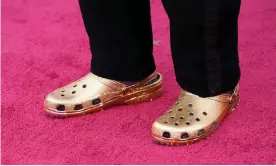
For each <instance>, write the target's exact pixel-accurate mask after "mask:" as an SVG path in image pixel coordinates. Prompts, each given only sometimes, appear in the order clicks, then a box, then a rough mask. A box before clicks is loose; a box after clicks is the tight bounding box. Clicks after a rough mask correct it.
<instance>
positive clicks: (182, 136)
mask: <svg viewBox="0 0 276 166" xmlns="http://www.w3.org/2000/svg"><path fill="white" fill-rule="evenodd" d="M180 138H181V139H186V138H189V134H188V133H183V134H181V137H180Z"/></svg>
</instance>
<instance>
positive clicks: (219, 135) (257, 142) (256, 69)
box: [1, 0, 276, 164]
mask: <svg viewBox="0 0 276 166" xmlns="http://www.w3.org/2000/svg"><path fill="white" fill-rule="evenodd" d="M152 19H153V20H152V22H153V31H154V39H155V40H160V44H159V45H157V46H155V49H154V53H155V59H156V63H157V66H158V70H159V71H160V72H161V73H162V74H163V76H164V78H165V82H164V86H165V93H164V95H163V96H162V97H161V98H159V99H157V100H155V101H153V102H151V103H146V104H140V105H133V106H129V107H125V106H120V107H116V108H113V109H109V110H106V111H104V112H100V113H96V114H91V115H88V116H83V117H76V118H70V119H55V118H51V117H48V116H45V114H44V112H43V99H44V96H45V95H46V94H47V93H48V92H50V91H51V90H53V89H55V88H56V87H59V86H61V85H65V84H67V83H69V82H70V81H72V80H75V79H77V78H79V77H80V76H83V75H84V74H85V73H87V72H88V70H89V64H90V52H89V48H88V39H87V36H86V33H85V30H84V26H83V22H82V19H81V15H80V11H79V8H78V3H77V0H74V1H69V0H3V1H2V61H1V62H2V82H1V85H2V138H1V139H2V156H1V158H2V164H231V163H232V164H276V99H275V98H276V74H275V71H276V1H275V0H243V4H242V9H241V15H240V28H239V29H240V41H239V49H240V62H241V64H240V65H241V69H242V74H243V75H242V79H241V83H240V84H241V103H240V106H239V108H238V109H237V110H236V111H235V112H234V113H233V114H232V115H231V116H229V117H228V118H227V120H226V121H225V122H224V123H223V126H221V127H220V128H219V129H218V130H217V132H216V133H215V134H213V135H212V136H211V137H209V138H208V139H207V140H204V141H202V142H200V143H198V144H193V145H190V146H184V147H168V146H160V145H157V144H155V143H153V142H152V140H151V133H150V128H151V123H152V122H153V121H154V120H155V119H156V118H157V117H158V116H159V115H160V114H161V113H163V112H164V111H165V110H166V109H167V108H168V107H169V106H170V105H171V104H172V103H173V102H174V100H175V99H176V98H177V95H178V92H179V90H180V88H179V87H178V86H177V84H176V82H175V77H174V71H173V66H172V62H171V57H170V53H169V52H170V50H169V34H168V29H169V28H168V18H167V16H166V15H165V12H164V10H163V7H162V5H161V2H160V0H152ZM160 103H161V104H160Z"/></svg>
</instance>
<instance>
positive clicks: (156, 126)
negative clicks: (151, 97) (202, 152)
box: [152, 86, 239, 145]
mask: <svg viewBox="0 0 276 166" xmlns="http://www.w3.org/2000/svg"><path fill="white" fill-rule="evenodd" d="M238 102H239V95H238V86H237V87H236V88H235V90H234V91H233V93H232V94H231V93H230V94H222V95H219V96H215V97H208V98H202V97H199V96H197V95H194V94H192V93H189V92H187V91H182V93H181V95H180V96H179V99H178V101H177V102H176V103H175V104H174V105H173V106H172V107H171V108H170V109H169V111H168V112H166V113H164V114H163V116H161V117H160V118H158V119H157V120H156V121H155V122H154V123H153V125H152V136H153V139H154V141H156V142H158V143H161V144H165V145H186V144H191V143H195V142H197V141H199V140H202V139H204V138H206V137H208V136H209V135H210V134H211V133H212V132H213V131H214V130H215V129H216V128H217V127H218V126H219V125H220V124H221V122H222V121H223V119H224V118H225V117H226V116H227V115H228V114H229V113H231V112H232V111H233V110H234V109H235V107H236V106H237V104H238Z"/></svg>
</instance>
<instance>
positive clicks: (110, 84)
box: [44, 72, 162, 117]
mask: <svg viewBox="0 0 276 166" xmlns="http://www.w3.org/2000/svg"><path fill="white" fill-rule="evenodd" d="M161 94H162V76H161V75H160V74H159V73H156V72H154V73H153V74H151V75H150V76H149V77H147V78H146V79H144V80H142V81H140V82H138V83H136V84H134V85H130V86H129V85H125V84H122V83H120V82H117V81H114V80H109V79H105V78H101V77H98V76H96V75H94V74H92V73H89V74H87V75H86V76H84V77H83V78H81V79H79V80H77V81H75V82H73V83H71V84H69V85H67V86H64V87H62V88H59V89H57V90H55V91H53V92H52V93H50V94H48V96H47V97H46V99H45V103H44V108H45V111H46V113H48V114H50V115H53V116H59V117H69V116H76V115H83V114H87V113H92V112H97V111H101V110H103V109H106V108H109V107H111V106H114V105H122V104H134V103H140V102H146V101H151V100H152V99H156V98H158V97H159V96H161Z"/></svg>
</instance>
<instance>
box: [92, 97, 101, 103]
mask: <svg viewBox="0 0 276 166" xmlns="http://www.w3.org/2000/svg"><path fill="white" fill-rule="evenodd" d="M99 103H101V99H99V98H96V99H94V100H92V104H93V105H97V104H99Z"/></svg>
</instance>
